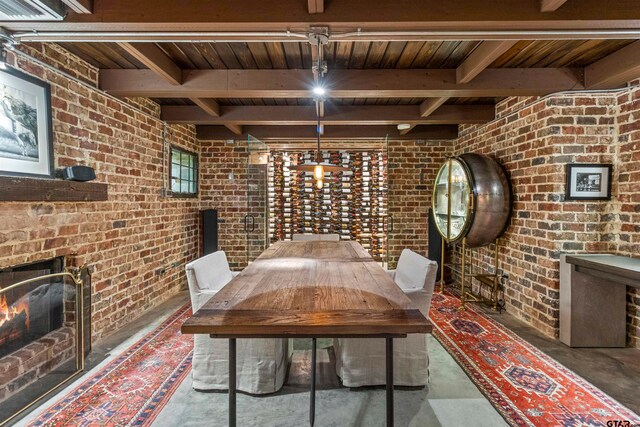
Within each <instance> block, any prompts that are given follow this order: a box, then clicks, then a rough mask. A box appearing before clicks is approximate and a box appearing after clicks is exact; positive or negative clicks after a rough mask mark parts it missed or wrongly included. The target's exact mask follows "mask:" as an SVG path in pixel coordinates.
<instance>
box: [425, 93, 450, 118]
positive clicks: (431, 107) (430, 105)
mask: <svg viewBox="0 0 640 427" xmlns="http://www.w3.org/2000/svg"><path fill="white" fill-rule="evenodd" d="M447 99H449V98H448V97H446V96H443V97H439V98H427V99H425V100H424V101H422V104H420V117H429V116H430V115H431V114H432V113H433V112H434V111H436V110H437V109H438V108H440V106H441V105H442V104H444V103H445V102H446V101H447Z"/></svg>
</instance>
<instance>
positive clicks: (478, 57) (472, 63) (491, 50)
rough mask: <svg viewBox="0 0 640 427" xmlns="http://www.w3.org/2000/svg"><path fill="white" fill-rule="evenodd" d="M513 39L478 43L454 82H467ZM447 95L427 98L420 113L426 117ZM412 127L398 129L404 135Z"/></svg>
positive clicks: (509, 45) (507, 47)
mask: <svg viewBox="0 0 640 427" xmlns="http://www.w3.org/2000/svg"><path fill="white" fill-rule="evenodd" d="M515 43H516V42H515V41H508V40H502V41H485V42H482V43H480V44H479V45H478V46H477V47H476V48H475V49H474V50H473V52H472V53H471V55H469V56H468V57H467V58H466V59H465V60H464V61H463V62H462V64H460V65H459V66H458V68H456V82H457V83H458V84H461V83H469V82H470V81H471V80H473V79H474V78H475V77H476V76H477V75H478V74H480V73H481V72H482V71H484V70H485V69H486V68H487V67H488V66H489V65H490V64H491V63H492V62H493V61H495V60H496V59H497V58H498V57H499V56H500V55H502V54H503V53H504V52H506V51H507V50H509V49H510V48H511V47H512V46H513V45H514V44H515ZM447 99H448V98H447V97H439V98H429V99H426V100H425V101H424V102H422V104H421V105H420V115H421V116H422V117H428V116H429V115H430V114H431V113H433V112H434V111H436V110H437V109H438V108H439V107H440V106H441V105H442V104H444V103H445V102H446V101H447ZM412 128H413V127H411V128H409V129H405V130H402V131H400V133H401V134H402V135H406V134H407V133H409V132H410V131H411V129H412Z"/></svg>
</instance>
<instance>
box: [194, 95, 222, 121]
mask: <svg viewBox="0 0 640 427" xmlns="http://www.w3.org/2000/svg"><path fill="white" fill-rule="evenodd" d="M191 101H193V102H194V103H195V104H196V105H197V106H198V107H200V109H202V111H204V112H206V113H207V114H208V115H209V116H212V117H219V116H220V106H219V105H218V103H217V102H216V101H215V100H214V99H205V98H191Z"/></svg>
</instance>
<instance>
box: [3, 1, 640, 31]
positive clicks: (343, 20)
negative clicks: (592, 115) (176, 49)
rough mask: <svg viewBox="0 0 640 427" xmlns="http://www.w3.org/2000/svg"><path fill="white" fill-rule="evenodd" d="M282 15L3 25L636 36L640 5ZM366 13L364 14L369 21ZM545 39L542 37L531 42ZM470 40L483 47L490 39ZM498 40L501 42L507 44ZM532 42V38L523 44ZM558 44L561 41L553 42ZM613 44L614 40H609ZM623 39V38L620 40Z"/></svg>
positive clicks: (469, 5)
mask: <svg viewBox="0 0 640 427" xmlns="http://www.w3.org/2000/svg"><path fill="white" fill-rule="evenodd" d="M277 6H278V7H274V3H273V2H269V1H264V0H243V1H242V7H239V6H238V1H237V0H216V2H215V7H212V6H211V2H207V1H192V2H189V7H185V6H184V2H180V1H175V0H136V1H131V0H94V7H93V11H94V13H92V14H83V15H82V14H70V16H68V17H67V19H65V20H64V22H24V21H23V22H19V21H15V22H13V21H12V22H5V23H3V25H4V26H6V27H7V29H8V30H10V31H32V30H49V31H99V30H100V31H114V29H117V30H118V31H286V30H291V31H308V30H309V27H311V26H318V25H323V26H328V27H330V28H331V30H332V31H334V32H343V31H353V32H354V35H353V39H356V38H357V37H360V36H357V35H356V34H355V33H356V32H357V29H358V28H360V29H362V31H363V32H365V31H386V30H425V31H434V30H436V31H437V30H443V29H446V30H451V31H485V32H492V31H495V30H514V31H516V30H520V31H523V32H524V33H523V34H525V33H526V32H527V31H532V32H533V31H538V30H544V31H549V30H552V31H554V30H576V29H581V30H587V31H591V30H595V29H607V30H611V29H616V28H617V29H622V28H627V29H629V28H637V22H638V20H639V19H640V8H638V5H637V0H616V1H612V2H609V3H607V5H606V8H603V3H602V0H580V1H573V2H568V3H567V4H565V5H564V6H563V7H562V8H561V9H559V10H558V11H556V12H555V13H554V17H553V18H554V19H549V16H548V15H546V14H541V13H540V3H539V2H538V0H522V1H513V0H493V1H492V2H491V7H488V6H487V2H482V1H473V0H464V1H463V0H460V1H455V2H443V1H442V0H423V1H403V2H401V3H398V1H397V0H381V1H371V0H353V1H334V2H332V3H331V7H327V8H325V11H324V13H322V14H315V15H309V10H308V3H305V2H303V1H300V0H279V1H278V5H277ZM364 11H366V13H363V12H364ZM531 36H532V37H541V35H540V34H537V35H536V34H533V33H532V34H531ZM471 37H475V38H472V39H475V40H480V39H483V38H484V37H480V38H477V36H476V35H472V36H471ZM500 37H501V36H499V35H496V39H501V38H500ZM520 37H521V38H523V39H528V38H529V37H528V36H526V35H521V36H520ZM550 37H552V38H555V39H557V38H558V35H557V34H556V35H550ZM611 38H615V37H611ZM618 38H619V36H618Z"/></svg>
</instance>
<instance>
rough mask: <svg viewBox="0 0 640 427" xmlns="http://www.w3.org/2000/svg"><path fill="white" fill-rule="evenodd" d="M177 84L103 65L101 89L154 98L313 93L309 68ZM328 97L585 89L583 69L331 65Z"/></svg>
mask: <svg viewBox="0 0 640 427" xmlns="http://www.w3.org/2000/svg"><path fill="white" fill-rule="evenodd" d="M182 82H183V83H182V85H180V86H176V85H172V84H170V83H168V82H166V81H165V80H164V79H162V78H159V77H158V76H157V75H155V74H154V72H150V71H149V70H102V71H101V72H100V88H101V89H103V90H105V91H107V92H109V93H111V94H113V95H115V96H142V97H150V98H312V97H313V94H312V92H311V88H312V85H313V80H312V75H311V73H310V72H309V71H308V70H183V72H182ZM326 85H327V88H328V96H329V98H428V97H499V96H528V95H544V94H548V93H552V92H557V91H562V90H579V89H583V88H584V87H583V84H582V70H581V69H569V68H526V69H514V68H509V69H506V68H505V69H486V70H484V71H483V72H482V73H480V74H479V75H478V76H477V77H476V78H475V79H473V80H472V81H471V82H469V83H465V84H458V83H456V70H454V69H452V70H419V69H406V70H397V69H386V70H332V71H329V73H327V78H326Z"/></svg>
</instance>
